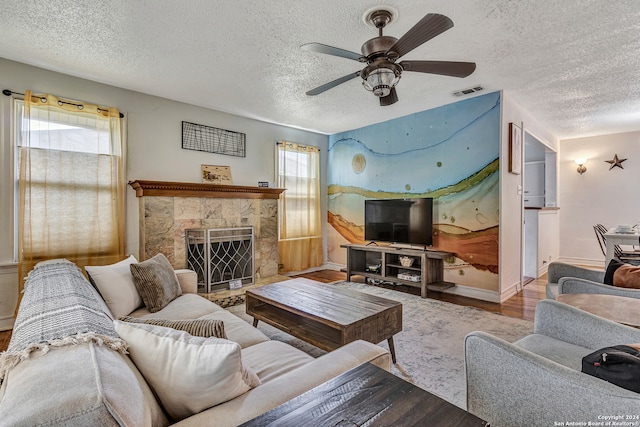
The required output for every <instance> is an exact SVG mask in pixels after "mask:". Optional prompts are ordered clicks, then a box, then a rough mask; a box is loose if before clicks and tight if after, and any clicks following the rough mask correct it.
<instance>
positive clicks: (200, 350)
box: [114, 320, 260, 421]
mask: <svg viewBox="0 0 640 427" xmlns="http://www.w3.org/2000/svg"><path fill="white" fill-rule="evenodd" d="M114 326H115V329H116V332H117V333H118V334H119V335H120V337H122V338H123V339H124V340H125V341H126V342H127V344H128V345H129V348H128V350H129V355H130V357H131V359H132V360H133V363H134V364H135V365H136V367H137V368H138V370H140V372H141V373H142V375H143V376H144V378H145V380H146V381H147V383H149V385H150V386H151V388H153V390H154V391H155V393H156V395H157V396H158V399H159V400H160V402H161V403H162V406H163V407H164V409H165V410H166V412H167V413H168V414H169V416H170V417H171V418H173V420H174V421H179V420H181V419H184V418H186V417H188V416H191V415H193V414H196V413H198V412H201V411H203V410H205V409H207V408H210V407H212V406H215V405H218V404H220V403H223V402H226V401H228V400H231V399H233V398H235V397H237V396H240V395H241V394H243V393H246V392H247V391H249V390H250V389H251V388H253V387H256V386H258V385H259V384H260V379H259V378H258V376H257V375H256V374H255V373H254V372H253V371H252V370H251V369H250V368H248V367H246V366H244V365H243V363H242V357H241V348H240V344H238V343H235V342H233V341H228V340H223V339H220V338H202V337H194V336H191V335H189V334H187V333H186V332H184V331H176V330H174V329H170V328H164V327H162V326H155V325H148V324H145V323H128V322H122V321H119V320H116V321H114Z"/></svg>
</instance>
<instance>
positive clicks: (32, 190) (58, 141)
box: [16, 91, 125, 290]
mask: <svg viewBox="0 0 640 427" xmlns="http://www.w3.org/2000/svg"><path fill="white" fill-rule="evenodd" d="M18 105H19V106H20V104H18ZM78 105H79V104H78V103H72V102H69V101H65V100H62V99H59V98H57V97H55V96H53V95H32V93H31V91H27V92H26V93H25V97H24V102H23V104H22V115H21V117H22V120H21V122H20V127H21V132H20V133H19V135H18V139H17V141H16V143H17V148H18V155H19V163H18V164H19V167H18V185H19V195H20V196H19V206H18V209H19V213H18V264H19V274H20V282H19V283H20V285H19V287H20V290H21V288H22V283H23V281H22V279H23V278H24V277H25V276H26V275H27V273H28V272H29V271H30V270H31V269H32V268H33V266H34V265H35V264H36V263H38V262H39V261H42V260H46V259H52V258H67V259H69V260H70V261H73V262H75V263H76V264H78V266H79V267H81V268H82V267H84V266H85V265H101V264H110V263H113V262H117V261H120V260H121V259H123V258H124V255H125V253H124V194H125V182H124V167H123V153H124V146H123V138H122V135H121V126H120V120H121V119H120V113H119V112H118V110H117V109H116V108H100V107H98V106H97V105H91V104H86V103H84V104H81V105H82V109H79V107H78Z"/></svg>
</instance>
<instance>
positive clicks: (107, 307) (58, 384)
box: [0, 257, 390, 427]
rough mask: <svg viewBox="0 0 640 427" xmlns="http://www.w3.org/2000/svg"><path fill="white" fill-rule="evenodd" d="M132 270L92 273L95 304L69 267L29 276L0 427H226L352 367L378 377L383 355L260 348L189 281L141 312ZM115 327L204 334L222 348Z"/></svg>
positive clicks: (259, 338)
mask: <svg viewBox="0 0 640 427" xmlns="http://www.w3.org/2000/svg"><path fill="white" fill-rule="evenodd" d="M135 263H136V261H135V259H132V257H130V258H129V259H127V260H124V261H122V262H121V263H118V264H114V265H112V266H107V267H106V268H105V269H102V270H101V269H100V268H98V269H93V273H91V277H92V278H94V276H95V279H96V280H94V285H96V286H97V288H98V289H99V290H100V292H99V291H98V290H96V287H94V286H92V284H91V283H90V282H89V281H88V280H87V279H85V276H84V275H83V274H82V271H81V270H80V269H79V268H78V267H77V266H76V265H75V264H73V263H70V262H69V261H66V260H55V261H51V262H44V263H41V264H38V265H37V266H36V267H35V268H34V270H33V271H32V272H31V273H30V274H29V277H28V278H27V281H26V283H25V293H24V297H23V300H22V303H21V306H20V309H19V313H18V316H17V318H16V323H15V328H14V333H13V336H12V339H11V342H10V344H9V349H8V350H7V352H5V353H3V354H0V378H2V380H1V381H2V384H1V385H0V414H1V415H0V425H3V426H4V425H11V426H33V425H60V426H62V425H64V426H89V425H101V426H136V427H137V426H166V425H173V424H175V425H180V426H205V425H216V426H235V425H239V424H242V423H243V422H245V421H247V420H250V419H252V418H254V417H256V416H258V415H260V414H262V413H264V412H266V411H268V410H270V409H272V408H274V407H276V406H278V405H280V404H282V403H284V402H286V401H288V400H290V399H292V398H294V397H296V396H298V395H300V394H301V393H304V392H305V391H308V390H310V389H311V388H313V387H315V386H318V385H320V384H321V383H323V382H325V381H327V380H329V379H331V378H333V377H335V376H337V375H339V374H341V373H343V372H345V371H347V370H349V369H352V368H354V367H356V366H358V365H360V364H362V363H365V362H371V363H373V364H376V365H378V366H380V367H382V368H384V369H387V370H389V369H390V358H389V353H388V351H386V350H385V349H383V348H381V347H378V346H376V345H373V344H370V343H367V342H364V341H356V342H354V343H351V344H348V345H346V346H344V347H341V348H339V349H337V350H334V351H332V352H329V353H327V354H325V355H324V356H322V357H319V358H317V359H314V358H313V357H311V356H309V355H307V354H306V353H304V352H302V351H300V350H298V349H296V348H294V347H292V346H290V345H288V344H285V343H282V342H279V341H273V340H270V339H269V338H267V336H265V335H264V334H263V333H262V332H260V331H259V330H257V329H256V328H254V327H252V326H251V325H250V324H248V323H247V322H245V321H244V320H242V319H240V318H238V317H236V316H234V315H232V314H231V313H229V312H228V311H227V310H224V309H222V308H220V307H219V306H218V305H216V304H214V303H213V302H210V301H208V300H207V299H205V298H203V297H201V296H199V295H197V294H196V277H195V273H194V272H192V271H189V270H176V272H175V277H176V279H177V281H178V284H179V291H178V292H179V295H178V296H177V297H175V298H174V299H172V300H171V301H170V302H168V304H167V305H166V306H164V307H163V308H162V309H160V310H158V311H155V312H150V310H149V309H148V308H147V307H146V304H140V303H139V300H138V299H137V298H136V295H134V294H135V292H134V291H131V286H130V285H131V284H130V283H127V286H122V283H121V281H125V282H128V281H130V280H131V278H130V277H127V274H130V273H127V272H128V271H129V270H130V264H135ZM89 270H91V269H90V268H87V271H89ZM97 282H101V283H97ZM105 286H111V287H110V288H109V289H111V290H113V289H117V292H110V291H109V289H107V288H105ZM118 286H120V287H119V288H118ZM127 289H128V290H129V291H130V292H127ZM136 305H139V306H136ZM134 306H136V307H134ZM132 307H133V309H132ZM129 309H131V311H130V312H128V313H127V311H129ZM114 312H115V313H117V315H114ZM122 316H128V317H129V318H136V319H140V320H141V321H143V322H146V321H150V319H156V320H157V321H160V319H162V321H167V320H185V319H200V320H203V321H205V323H206V322H214V323H216V325H217V326H221V327H222V328H223V334H224V335H226V339H224V338H216V337H212V338H206V337H195V336H192V335H191V334H189V333H187V332H184V331H179V330H176V329H172V328H167V327H164V326H157V325H150V324H147V323H132V322H128V321H127V322H123V321H119V320H117V318H118V317H122ZM217 321H220V322H217ZM187 323H189V322H187ZM116 331H117V332H116ZM124 337H126V338H124ZM123 338H124V339H123ZM167 343H168V344H167ZM221 372H222V374H221ZM211 399H213V400H211ZM176 402H177V404H176ZM209 402H213V403H212V404H211V405H210V406H207V405H209ZM176 408H177V409H176Z"/></svg>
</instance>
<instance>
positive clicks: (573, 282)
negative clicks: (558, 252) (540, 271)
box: [547, 262, 640, 299]
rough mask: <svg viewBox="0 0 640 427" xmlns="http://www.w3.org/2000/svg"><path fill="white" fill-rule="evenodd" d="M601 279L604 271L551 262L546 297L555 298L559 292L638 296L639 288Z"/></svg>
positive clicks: (639, 295)
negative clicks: (610, 283)
mask: <svg viewBox="0 0 640 427" xmlns="http://www.w3.org/2000/svg"><path fill="white" fill-rule="evenodd" d="M603 281H604V271H596V270H590V269H588V268H583V267H577V266H575V265H570V264H564V263H561V262H552V263H551V264H549V281H548V283H547V298H549V299H555V298H556V297H557V296H558V295H560V294H606V295H616V296H619V297H628V298H640V289H632V288H621V287H617V286H610V285H605V284H604V283H603Z"/></svg>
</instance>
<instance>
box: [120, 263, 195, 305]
mask: <svg viewBox="0 0 640 427" xmlns="http://www.w3.org/2000/svg"><path fill="white" fill-rule="evenodd" d="M129 268H130V270H131V275H132V276H133V283H134V284H135V286H136V289H137V290H138V293H139V294H140V297H141V298H142V301H144V305H145V306H146V307H147V309H148V310H149V311H150V312H151V313H155V312H157V311H160V310H162V309H163V308H164V307H165V306H166V305H167V304H169V303H170V302H171V301H173V300H174V299H176V298H177V297H179V296H180V295H182V288H180V283H178V278H177V277H176V273H175V271H174V270H173V266H171V263H170V262H169V260H168V259H167V257H165V256H164V255H163V254H161V253H159V254H157V255H156V256H154V257H152V258H149V259H148V260H146V261H142V262H140V263H137V264H131V265H129Z"/></svg>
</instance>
